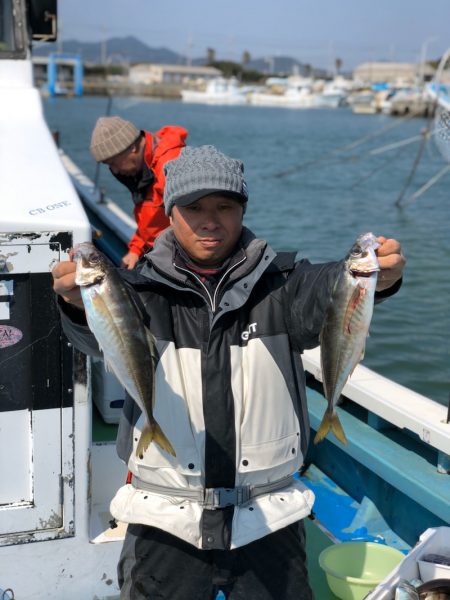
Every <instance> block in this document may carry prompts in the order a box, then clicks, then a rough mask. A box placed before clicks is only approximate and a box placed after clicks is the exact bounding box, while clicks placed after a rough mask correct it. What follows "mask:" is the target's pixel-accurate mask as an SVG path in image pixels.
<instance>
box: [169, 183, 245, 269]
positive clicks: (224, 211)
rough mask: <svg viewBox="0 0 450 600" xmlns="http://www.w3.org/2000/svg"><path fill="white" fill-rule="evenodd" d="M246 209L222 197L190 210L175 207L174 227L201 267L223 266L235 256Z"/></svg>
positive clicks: (211, 197)
mask: <svg viewBox="0 0 450 600" xmlns="http://www.w3.org/2000/svg"><path fill="white" fill-rule="evenodd" d="M242 216H243V207H242V204H241V203H240V202H239V201H238V200H234V199H233V198H230V197H228V196H223V195H221V194H220V193H218V194H210V195H209V196H204V197H203V198H200V199H199V200H197V201H196V202H193V203H192V204H190V205H189V206H174V207H173V208H172V214H171V216H170V224H171V225H172V229H173V231H174V234H175V237H176V238H177V240H178V242H179V243H180V245H181V246H182V248H183V249H184V250H185V251H186V252H187V254H188V255H189V256H190V257H191V258H192V259H193V260H194V261H195V262H196V263H198V264H200V265H204V266H205V267H206V266H208V267H214V266H219V265H220V264H221V263H222V262H223V261H224V260H225V259H226V258H227V257H228V256H229V255H230V253H231V251H232V250H233V248H234V246H235V245H236V242H237V240H238V239H239V236H240V235H241V230H242Z"/></svg>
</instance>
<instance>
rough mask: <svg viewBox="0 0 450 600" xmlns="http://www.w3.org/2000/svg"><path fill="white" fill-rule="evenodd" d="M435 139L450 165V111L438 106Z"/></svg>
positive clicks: (435, 120)
mask: <svg viewBox="0 0 450 600" xmlns="http://www.w3.org/2000/svg"><path fill="white" fill-rule="evenodd" d="M433 133H434V135H433V139H434V142H435V144H436V146H437V149H438V150H439V152H440V153H441V154H442V156H443V158H444V160H445V161H446V162H448V163H450V111H449V110H446V108H444V107H443V106H440V105H438V107H437V108H436V114H435V117H434V131H433Z"/></svg>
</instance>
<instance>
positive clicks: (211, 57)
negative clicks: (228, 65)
mask: <svg viewBox="0 0 450 600" xmlns="http://www.w3.org/2000/svg"><path fill="white" fill-rule="evenodd" d="M206 62H207V63H208V65H212V64H213V63H215V62H216V51H215V50H214V48H208V49H207V50H206Z"/></svg>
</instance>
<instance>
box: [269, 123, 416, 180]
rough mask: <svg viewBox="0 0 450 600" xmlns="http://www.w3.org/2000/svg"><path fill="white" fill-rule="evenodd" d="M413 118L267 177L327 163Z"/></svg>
mask: <svg viewBox="0 0 450 600" xmlns="http://www.w3.org/2000/svg"><path fill="white" fill-rule="evenodd" d="M414 116H415V115H414V113H412V114H409V115H407V116H405V117H402V118H401V119H399V120H398V121H397V120H396V121H395V122H394V123H389V124H388V125H386V126H385V127H382V128H381V129H378V130H377V131H375V132H374V133H369V134H366V135H364V136H362V137H360V138H358V139H356V140H355V141H353V142H350V143H347V144H344V145H343V146H338V147H337V148H335V149H334V150H331V152H328V153H327V154H325V155H324V156H322V157H320V158H317V159H314V160H309V161H307V162H304V163H301V164H300V165H296V166H294V167H290V168H289V169H285V170H284V171H279V172H278V173H274V174H272V175H269V177H277V178H281V177H286V176H288V175H292V174H293V173H297V172H298V171H302V170H303V169H306V168H308V167H311V166H315V165H317V164H320V163H323V162H325V161H327V160H328V159H329V158H333V157H335V155H336V154H339V153H341V152H346V151H347V150H352V149H353V148H357V147H358V146H360V145H361V144H364V143H365V142H368V141H370V140H372V139H374V138H376V137H378V136H380V135H382V134H383V133H385V132H386V131H390V130H391V129H394V128H395V127H399V126H400V125H403V123H404V122H405V121H409V120H410V119H412V118H413V117H414ZM356 158H359V157H356ZM341 160H348V159H346V158H343V159H341ZM352 160H355V157H352Z"/></svg>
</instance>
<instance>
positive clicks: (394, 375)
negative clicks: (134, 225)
mask: <svg viewBox="0 0 450 600" xmlns="http://www.w3.org/2000/svg"><path fill="white" fill-rule="evenodd" d="M107 108H108V101H107V99H106V98H101V97H83V98H56V99H55V98H48V99H45V100H44V111H45V116H46V119H47V121H48V123H49V126H50V128H51V129H52V130H57V131H59V134H60V144H61V146H62V147H63V148H64V150H65V151H66V152H67V154H69V156H70V157H71V158H72V159H73V160H74V161H75V162H76V163H77V164H78V165H79V166H80V167H81V168H82V169H83V170H84V171H85V173H86V174H87V175H88V176H89V177H90V178H92V179H94V178H96V176H98V183H99V186H100V187H101V188H103V189H104V190H105V192H106V193H107V195H109V196H111V198H112V199H113V200H115V201H116V202H117V203H118V204H119V205H120V206H121V207H122V208H123V209H125V210H126V211H127V212H128V213H130V214H132V204H131V200H130V198H129V194H128V192H127V190H126V189H125V188H123V187H122V186H121V185H120V184H118V183H117V182H116V181H115V180H114V178H113V177H112V176H111V175H110V174H109V172H108V169H107V168H106V167H104V166H102V167H101V168H100V169H99V170H98V172H97V170H96V165H95V163H94V161H93V159H92V158H91V157H90V155H89V151H88V147H89V141H90V134H91V131H92V128H93V126H94V124H95V121H96V119H97V118H98V117H100V116H104V115H105V112H106V111H107ZM111 114H117V115H120V116H122V117H124V118H126V119H129V120H131V121H133V122H134V123H135V124H136V125H137V126H138V127H141V128H143V129H148V130H150V131H155V130H157V129H158V128H160V127H162V126H164V125H168V124H171V125H175V124H176V125H182V126H184V127H186V128H187V129H188V130H189V143H190V144H192V145H200V144H214V145H216V146H218V147H219V148H220V149H221V150H222V151H223V152H225V153H227V154H230V155H231V156H234V157H236V158H240V159H241V160H243V162H244V164H245V173H246V179H247V182H248V185H249V191H250V201H249V204H248V210H247V213H246V215H245V224H246V225H247V226H248V227H250V228H251V229H252V230H254V232H255V233H256V234H257V235H258V236H260V237H263V238H265V239H267V240H268V241H269V242H270V244H271V245H272V246H273V247H274V248H275V249H276V250H297V251H298V252H299V255H301V256H303V257H307V258H309V259H310V260H311V261H312V262H321V261H328V260H335V259H339V258H341V257H343V256H344V255H345V254H346V252H347V251H348V249H349V248H350V246H351V244H352V242H353V241H354V239H355V238H356V237H357V236H358V235H359V234H360V233H362V232H365V231H373V232H374V233H375V234H377V235H384V236H386V237H394V238H396V239H398V240H400V241H401V243H402V247H403V250H404V253H405V255H406V257H407V261H408V262H407V267H406V271H405V277H404V282H403V286H402V288H401V290H400V292H399V293H398V294H397V295H396V296H395V297H393V298H391V299H390V300H388V301H386V302H384V303H382V304H381V305H379V306H377V308H376V311H375V314H374V317H373V320H372V325H371V333H370V337H369V339H368V341H367V345H366V355H365V357H364V360H363V364H364V365H366V366H368V367H370V368H372V369H374V370H376V371H377V372H379V373H380V374H382V375H384V376H386V377H389V378H391V379H393V380H394V381H396V382H398V383H400V384H403V385H405V386H407V387H409V388H411V389H413V390H415V391H416V392H419V393H421V394H424V395H426V396H428V397H430V398H432V399H434V400H437V401H439V402H441V403H443V404H447V402H448V399H449V393H450V352H449V348H450V341H449V337H450V314H449V306H450V277H449V266H450V206H449V205H450V192H449V189H450V173H447V175H446V176H445V177H443V178H442V179H440V180H439V181H438V182H437V183H436V184H435V185H433V186H432V187H431V188H430V189H429V190H428V191H426V192H425V193H423V194H421V195H419V196H418V197H417V198H416V199H412V200H411V196H412V195H413V194H414V192H416V191H417V190H420V188H421V186H423V185H424V184H425V183H426V182H427V181H428V180H429V179H430V178H431V177H432V176H433V175H434V174H436V173H438V171H440V170H441V169H442V168H443V167H444V166H445V162H444V160H443V158H442V156H441V155H440V153H439V152H438V150H437V148H436V146H435V145H434V142H433V140H430V141H429V142H428V143H427V145H426V147H425V149H424V151H423V153H422V155H421V159H420V161H419V162H418V166H417V169H416V171H415V174H414V177H413V178H410V174H411V170H412V167H413V164H414V161H415V158H416V156H417V155H418V150H419V144H420V141H419V140H418V141H412V142H411V143H408V144H403V145H400V144H399V142H402V141H404V140H409V139H410V138H413V137H414V136H418V137H420V133H421V130H423V129H424V128H425V127H427V125H428V124H429V123H428V122H427V121H426V120H425V119H418V118H413V119H408V118H402V119H400V118H393V117H389V116H385V115H382V114H377V115H361V114H358V115H355V114H353V113H352V112H351V111H350V110H349V109H347V108H340V109H329V110H327V109H311V110H295V109H284V108H263V107H252V106H204V105H194V104H183V103H182V102H177V101H155V100H148V99H142V98H115V99H114V100H113V102H112V107H111ZM389 146H390V148H389ZM24 175H25V176H26V174H24ZM408 179H411V181H410V183H409V185H408V186H407V189H405V186H406V183H407V182H408ZM402 191H404V192H405V193H404V195H403V200H402V202H401V205H400V206H397V204H396V201H397V200H398V198H399V196H400V194H401V192H402Z"/></svg>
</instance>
